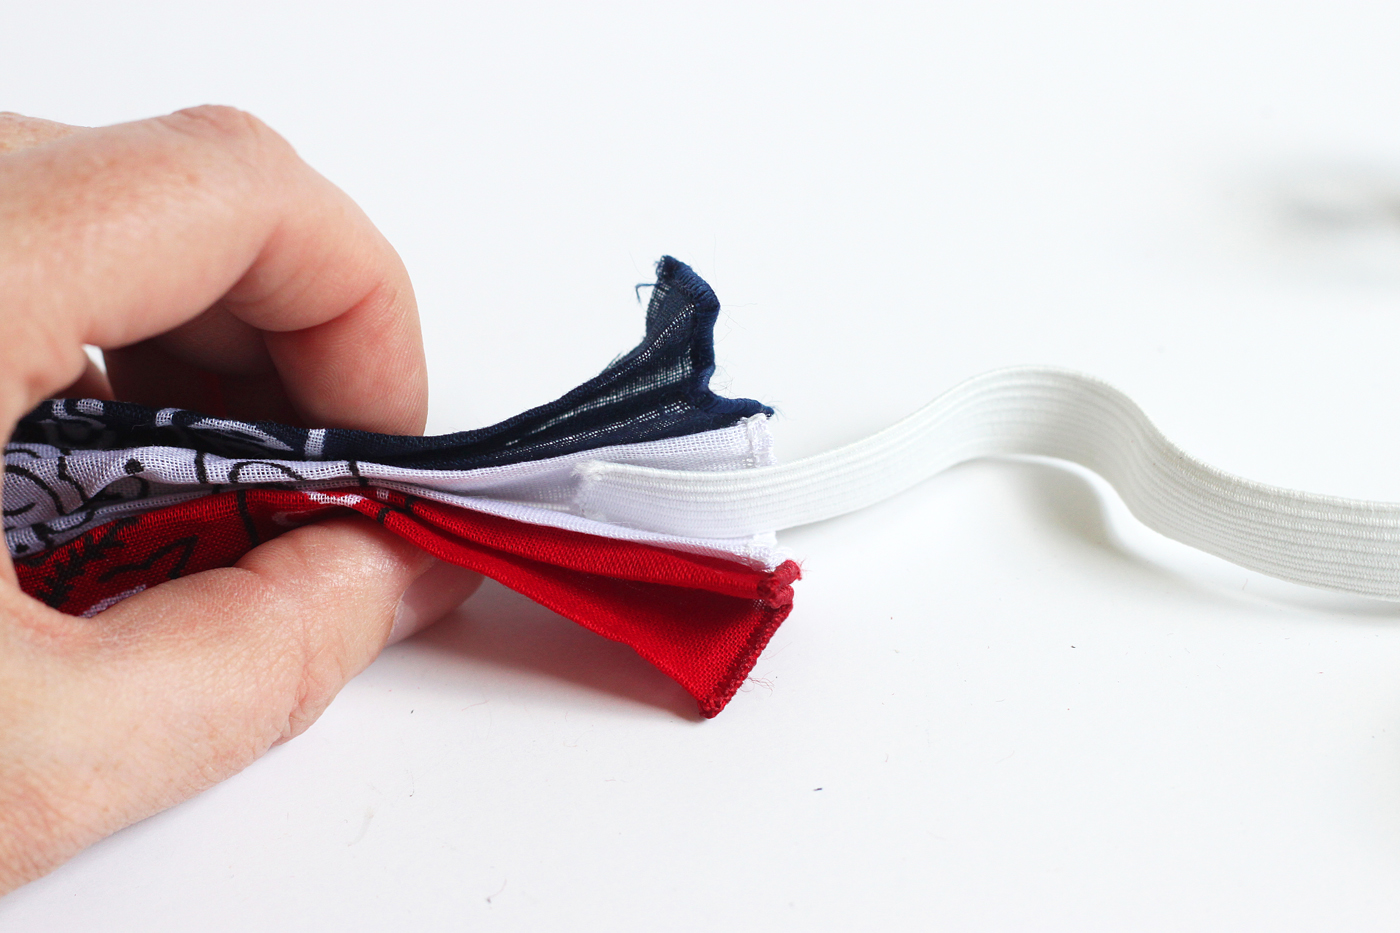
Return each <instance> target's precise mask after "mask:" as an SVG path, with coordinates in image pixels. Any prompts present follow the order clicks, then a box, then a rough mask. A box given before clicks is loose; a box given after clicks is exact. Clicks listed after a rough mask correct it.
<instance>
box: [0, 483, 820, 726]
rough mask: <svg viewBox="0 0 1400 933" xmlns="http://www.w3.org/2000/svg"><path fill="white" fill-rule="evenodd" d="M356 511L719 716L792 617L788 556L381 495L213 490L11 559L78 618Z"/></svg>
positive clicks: (793, 572)
mask: <svg viewBox="0 0 1400 933" xmlns="http://www.w3.org/2000/svg"><path fill="white" fill-rule="evenodd" d="M343 509H353V510H354V511H357V512H360V513H362V514H364V515H368V516H370V517H371V518H373V519H375V520H376V521H378V522H379V523H380V524H382V525H383V526H384V527H385V528H388V529H389V530H390V531H392V532H394V533H395V534H398V535H401V536H402V537H404V538H406V539H408V540H410V541H412V542H413V543H415V544H417V545H418V546H420V547H422V548H423V549H424V550H426V551H428V552H429V553H431V554H433V555H434V556H436V557H438V558H441V559H442V560H445V561H449V562H451V563H453V564H458V565H460V566H463V567H469V568H471V569H473V570H476V571H479V572H481V573H483V574H485V575H486V576H488V577H491V578H492V579H494V580H497V581H499V582H501V583H503V584H504V585H506V586H508V587H510V588H511V589H513V590H515V591H516V592H519V593H522V594H523V595H525V596H528V597H529V598H531V599H533V600H535V601H536V602H538V603H541V604H542V605H544V606H547V607H549V608H550V609H552V610H554V611H555V612H558V613H559V614H560V615H563V616H566V617H568V618H570V619H573V620H574V621H575V622H578V623H579V624H580V625H583V626H584V627H585V628H588V629H591V630H592V631H594V632H597V633H598V634H600V635H602V636H604V637H606V638H611V639H613V640H614V641H620V642H623V643H624V644H627V645H630V646H631V647H632V648H633V649H635V650H636V651H637V653H638V654H640V655H641V656H642V657H644V658H646V659H647V660H648V661H650V662H651V663H652V664H654V665H656V667H657V668H659V669H660V670H661V671H663V672H664V673H666V674H667V675H669V676H670V677H672V678H674V679H675V680H676V681H677V682H678V683H679V684H680V685H681V686H682V687H684V688H685V689H686V690H687V691H688V692H689V693H690V694H691V695H692V696H693V697H695V699H696V700H697V701H698V702H699V704H700V712H701V713H702V714H703V715H705V716H707V717H710V716H714V715H716V714H717V713H719V711H720V710H722V709H723V708H724V706H725V704H726V703H728V702H729V700H730V698H732V697H733V696H734V693H735V691H737V690H738V689H739V686H740V685H741V684H742V683H743V681H744V678H745V677H747V676H748V673H749V671H750V670H751V669H752V668H753V665H754V662H755V661H757V660H758V655H759V653H760V652H761V651H762V650H763V648H764V646H765V645H767V643H768V639H769V638H770V637H772V635H773V632H774V631H775V630H776V629H777V627H778V626H779V625H780V624H781V623H782V621H783V619H785V618H786V617H787V614H788V612H790V611H791V609H792V595H793V594H792V586H791V584H792V582H793V581H794V580H796V579H797V578H798V576H799V571H798V567H797V565H796V564H795V563H793V562H792V561H788V562H786V563H784V564H783V565H782V566H781V567H779V568H778V569H777V570H775V571H763V570H754V569H752V568H749V567H746V566H744V565H742V564H739V563H735V562H732V561H725V560H719V559H716V558H712V557H702V556H699V555H694V554H685V553H682V552H679V551H671V550H667V549H665V548H659V547H654V546H652V545H647V544H637V543H634V542H628V541H619V540H616V539H613V538H602V537H597V536H594V535H585V534H579V533H578V532H572V531H564V530H561V529H558V528H548V527H545V526H542V525H530V524H526V523H524V522H516V521H512V520H510V519H506V518H500V517H498V516H495V515H488V514H486V513H483V512H473V511H471V510H468V509H461V508H455V507H453V506H447V505H443V504H441V503H437V502H432V501H429V500H425V499H418V498H416V497H413V496H408V495H404V494H402V493H398V492H392V491H389V490H383V489H375V490H367V489H351V490H337V491H331V492H303V491H298V490H285V489H247V490H238V491H234V492H225V493H219V494H217V495H212V496H206V497H204V498H201V499H195V500H193V501H191V502H185V503H181V504H179V505H173V506H169V507H167V508H164V509H159V510H156V511H153V512H147V513H145V514H143V515H139V516H134V517H131V518H123V519H118V520H116V521H113V522H109V523H107V524H106V525H103V526H101V527H99V528H94V529H92V530H90V531H88V532H86V533H85V534H83V535H82V536H81V537H79V538H75V539H74V540H72V541H69V542H66V543H64V544H62V545H59V546H57V547H55V548H52V549H50V550H48V551H45V552H44V553H42V554H38V555H35V556H34V557H32V558H29V559H22V560H18V561H16V570H17V571H18V573H19V578H20V585H21V586H22V587H23V589H24V591H25V592H26V593H29V594H30V595H31V596H34V597H35V598H37V599H41V600H43V601H44V602H46V603H48V604H49V605H50V606H53V607H54V608H56V609H59V610H61V611H63V612H68V613H71V614H74V615H81V614H85V613H87V612H89V611H90V610H92V609H93V608H94V607H98V606H103V604H104V601H106V602H107V604H110V601H113V600H115V599H116V598H119V597H121V596H122V595H123V594H128V595H129V594H130V593H131V592H133V591H135V590H137V589H138V588H145V587H148V586H154V585H156V584H158V583H161V582H163V581H165V580H172V579H175V578H176V577H181V576H185V575H187V574H191V573H198V572H199V571H201V570H209V569H212V568H215V567H228V566H231V565H232V564H234V563H235V562H236V561H237V560H238V559H239V558H240V557H242V556H243V555H244V554H246V553H247V552H248V551H249V550H251V549H252V548H253V547H255V546H257V545H258V544H260V543H262V542H263V541H267V540H269V539H270V538H274V537H276V536H277V535H279V534H281V533H283V532H285V531H288V530H290V529H291V528H294V527H296V526H298V525H301V524H304V523H306V522H308V521H311V520H313V519H316V518H320V517H324V516H326V515H328V514H332V513H334V512H336V511H339V510H343Z"/></svg>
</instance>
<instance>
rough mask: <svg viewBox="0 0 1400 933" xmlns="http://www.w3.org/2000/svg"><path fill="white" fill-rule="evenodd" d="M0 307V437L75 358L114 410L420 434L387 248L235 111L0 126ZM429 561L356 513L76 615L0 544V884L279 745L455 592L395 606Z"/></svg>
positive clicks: (413, 330) (405, 319) (413, 352)
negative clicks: (213, 410)
mask: <svg viewBox="0 0 1400 933" xmlns="http://www.w3.org/2000/svg"><path fill="white" fill-rule="evenodd" d="M0 295H3V296H4V297H5V302H6V307H5V311H4V313H3V314H0V429H4V430H6V431H8V430H9V429H10V428H12V427H13V425H14V423H15V421H16V420H17V419H18V417H19V416H20V415H21V414H23V413H24V412H25V411H27V410H28V409H29V408H31V407H32V406H33V405H34V404H35V403H37V402H38V401H39V400H41V399H43V398H45V397H48V396H50V395H52V394H53V393H55V392H57V391H60V390H63V389H65V388H68V387H71V388H72V389H73V390H74V391H82V392H89V391H92V392H105V391H106V390H107V388H108V387H107V386H106V385H104V383H103V381H102V379H101V378H100V373H97V372H96V370H95V368H93V367H91V366H90V364H89V363H88V361H87V359H86V356H85V353H84V351H83V345H84V344H95V345H98V346H100V347H102V348H104V351H105V355H106V357H107V360H108V372H109V375H110V376H111V377H112V385H111V386H110V388H111V389H112V390H114V391H115V393H116V395H117V397H119V398H120V397H127V398H130V397H132V395H133V394H134V395H138V396H140V397H141V400H143V401H149V402H152V403H155V404H162V403H163V401H164V400H169V399H182V398H185V397H189V396H190V394H191V393H192V392H194V391H195V390H196V388H199V390H200V391H204V392H206V393H212V396H217V397H219V398H220V399H221V400H222V402H223V403H225V404H227V409H228V410H227V413H228V414H232V415H235V416H237V415H238V414H239V410H240V407H241V409H242V410H244V411H250V412H271V413H273V414H274V415H275V416H279V417H281V418H282V420H299V421H301V422H303V423H307V424H314V425H318V426H332V427H336V426H339V427H354V428H362V429H367V430H374V431H386V432H398V433H416V432H418V431H421V429H422V425H423V422H424V418H425V415H426V405H427V392H426V374H425V369H424V363H423V351H422V343H421V338H420V336H419V331H418V322H417V313H416V309H415V305H414V301H413V293H412V288H411V286H410V285H409V282H408V277H407V274H406V273H405V272H404V269H403V265H402V263H401V262H400V261H399V259H398V256H397V255H396V254H395V253H394V251H393V249H392V248H391V247H390V246H389V245H388V244H387V242H385V241H384V238H383V237H382V236H380V234H379V233H378V232H377V231H376V230H375V229H374V227H373V225H371V224H370V223H369V221H368V220H367V219H366V218H365V216H364V214H363V213H361V212H360V211H359V209H358V208H357V207H356V206H355V205H354V204H353V203H352V202H351V201H350V200H349V199H348V198H347V197H346V196H345V195H344V194H343V193H341V192H340V191H339V190H338V189H336V188H335V187H334V186H333V185H331V184H330V183H329V182H327V181H326V180H325V179H324V178H322V177H321V176H319V175H317V174H316V173H315V172H314V171H312V170H311V169H310V168H308V167H307V166H306V165H305V164H304V163H303V162H302V161H301V160H300V159H299V158H297V156H296V154H295V152H293V150H292V149H291V147H290V146H289V145H287V143H286V142H285V141H284V140H282V139H281V137H279V136H277V135H276V134H275V133H273V132H272V131H271V130H269V129H268V128H267V127H266V126H264V125H262V124H261V123H259V122H258V121H257V120H256V119H254V118H252V117H250V116H248V115H247V114H243V113H241V112H239V111H236V110H231V109H228V108H196V109H194V110H192V111H182V112H180V113H177V114H172V115H170V116H168V117H162V118H158V119H154V120H144V121H140V122H137V123H130V124H124V125H121V126H115V127H106V128H99V129H83V130H79V129H77V128H73V127H63V126H61V125H60V124H48V123H46V122H45V121H33V120H27V119H26V118H17V117H14V115H3V116H0ZM200 387H202V388H200ZM212 396H211V397H212ZM174 404H182V402H180V401H175V402H174ZM433 564H434V562H433V560H432V559H431V558H429V557H428V556H427V555H426V554H425V553H423V552H422V551H421V550H419V549H418V548H417V547H415V546H413V545H411V544H409V543H407V542H405V541H403V540H401V539H398V538H396V537H394V536H392V535H390V534H389V533H387V532H386V531H385V530H384V529H382V528H380V527H379V526H377V525H375V524H374V523H373V522H371V521H369V520H368V519H365V518H363V517H359V516H355V517H349V518H345V519H337V520H333V521H328V522H324V523H321V524H318V525H314V526H309V527H305V528H300V529H296V530H293V531H290V532H288V533H287V534H285V535H283V536H281V537H279V538H276V539H274V540H272V541H270V542H267V543H265V544H263V545H261V546H260V547H258V548H256V549H254V550H253V551H251V552H249V553H248V554H247V555H246V556H245V557H244V558H243V559H242V560H241V561H240V562H239V563H238V564H237V565H236V566H235V567H232V568H226V569H223V570H214V571H207V572H205V573H200V574H194V575H192V576H189V577H185V578H182V579H179V580H173V581H170V582H168V583H164V584H162V585H160V586H157V587H154V588H152V589H150V590H147V591H144V592H141V593H138V594H136V595H134V596H132V597H130V598H128V599H127V600H125V601H123V602H121V603H118V604H117V605H115V606H113V607H112V608H110V609H108V610H107V611H105V612H103V613H100V614H99V615H97V616H95V617H94V618H92V619H77V618H73V617H69V616H64V615H62V614H60V613H57V612H55V611H53V610H50V609H48V608H47V607H45V606H42V605H41V604H39V603H38V602H37V601H35V600H33V599H30V598H29V597H27V596H25V595H23V594H22V593H20V592H19V590H18V588H17V586H16V585H15V578H14V574H13V568H12V566H11V564H10V561H9V557H8V554H7V553H5V554H3V556H0V893H3V892H4V891H6V890H10V889H12V888H14V887H16V886H18V885H20V884H23V883H25V882H26V881H28V880H31V879H33V878H35V877H38V876H39V875H42V874H44V873H46V872H48V871H50V870H52V869H53V868H54V867H55V866H57V865H59V864H61V863H62V862H63V861H65V860H66V859H68V858H70V857H71V856H72V855H73V854H74V853H76V852H78V851H80V850H81V849H82V848H84V847H85V846H87V845H90V844H91V843H93V842H94V841H96V840H98V839H100V838H102V837H103V836H106V835H108V834H110V833H112V832H115V831H116V830H117V829H120V828H121V827H123V826H126V825H128V824H130V823H133V822H135V821H137V820H140V819H142V818H144V817H146V816H149V815H151V814H153V813H156V812H158V811H160V810H162V809H165V808H166V807H169V806H172V805H174V804H176V803H179V802H180V801H182V800H185V799H187V798H189V797H190V796H192V795H194V794H196V793H199V792H200V791H201V790H203V789H204V788H207V787H208V786H210V785H211V784H214V783H216V782H218V781H221V780H223V779H225V778H227V777H228V776H230V775H232V774H234V773H236V772H238V771H239V770H241V769H242V768H244V767H246V766H247V765H248V764H249V763H250V762H252V761H253V760H255V759H256V758H257V757H258V756H260V755H261V754H263V753H264V752H265V751H266V750H267V749H268V748H269V747H270V746H272V745H273V744H276V743H278V742H281V741H285V740H287V739H288V738H290V737H293V736H295V735H298V734H300V732H301V731H303V730H304V729H305V728H306V727H307V726H308V725H309V724H310V723H311V722H313V721H314V720H315V718H316V717H317V716H318V715H320V713H321V711H322V710H323V709H324V708H325V706H326V704H328V703H329V702H330V700H331V699H332V698H333V697H334V696H335V694H336V693H337V691H339V689H340V688H341V687H342V686H343V685H344V683H345V682H346V681H347V680H348V679H349V678H350V677H353V676H354V675H355V674H356V673H358V672H359V671H360V670H361V669H363V668H364V666H365V665H366V664H368V663H369V662H370V660H371V659H372V658H373V657H374V656H375V654H377V653H378V651H379V650H380V649H381V648H382V647H383V645H384V643H385V640H386V639H387V638H388V637H389V634H390V632H391V630H392V628H393V626H394V625H395V622H396V620H397V621H398V622H399V623H400V626H401V630H404V626H407V625H409V623H412V625H415V626H416V625H420V624H421V623H422V622H423V621H424V620H425V619H427V618H428V617H429V616H430V615H432V614H433V613H440V612H443V611H446V610H447V609H448V608H450V607H449V606H447V603H448V602H450V601H451V598H452V597H453V596H454V594H458V593H460V594H461V595H465V594H466V592H468V591H469V590H470V588H471V587H472V586H474V585H475V583H474V581H473V580H472V579H470V577H463V576H462V575H460V574H446V575H444V574H441V573H437V574H433V575H432V576H433V579H432V580H431V581H429V582H431V583H432V585H431V586H430V587H428V588H427V590H426V591H425V592H427V593H428V595H426V596H420V597H418V598H414V599H405V598H404V594H405V591H406V590H408V588H409V587H410V586H411V585H412V584H414V582H415V581H416V580H417V579H418V578H419V577H420V576H424V575H425V574H426V571H427V569H428V568H429V567H431V566H433ZM401 604H402V605H405V606H406V607H407V608H405V609H402V610H401V609H400V606H401Z"/></svg>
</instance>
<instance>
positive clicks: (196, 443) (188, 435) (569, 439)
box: [12, 256, 773, 470]
mask: <svg viewBox="0 0 1400 933" xmlns="http://www.w3.org/2000/svg"><path fill="white" fill-rule="evenodd" d="M718 317H719V299H718V298H716V297H715V293H714V291H713V290H712V289H711V288H710V286H709V285H707V284H706V283H705V281H704V280H703V279H701V278H700V277H699V276H698V275H696V274H695V272H694V270H692V269H691V268H690V267H689V266H687V265H686V264H685V263H683V262H680V261H679V260H677V259H673V258H672V257H670V256H663V257H662V258H661V261H660V262H658V263H657V264H656V284H655V286H653V289H652V294H651V301H650V302H649V303H648V305H647V314H646V337H645V338H644V339H643V340H642V342H641V343H640V344H638V345H637V346H636V347H635V348H633V349H632V351H631V352H629V353H627V354H625V355H623V356H621V357H619V358H618V359H617V360H615V361H614V362H613V363H612V364H611V365H609V366H608V368H607V369H605V370H603V372H601V373H600V374H599V375H597V376H595V377H594V378H592V379H590V380H589V381H587V382H585V383H584V384H583V385H581V386H579V387H578V388H576V389H573V390H572V391H570V392H568V393H566V394H565V395H564V396H563V397H562V398H559V399H556V400H555V401H553V402H550V403H549V404H547V405H541V406H539V407H538V408H532V409H531V410H529V411H527V412H524V413H522V414H519V415H516V416H515V417H513V418H509V419H507V420H505V421H502V422H501V423H499V424H495V425H492V426H491V427H487V428H480V429H478V430H475V431H461V432H459V433H456V434H443V435H439V436H437V437H403V436H396V435H389V434H373V433H370V432H367V431H351V430H343V429H336V428H332V429H329V430H326V431H308V430H307V429H305V428H295V427H290V426H287V425H281V424H273V423H270V422H239V421H232V420H228V419H221V418H213V417H209V416H206V415H202V414H199V413H197V412H192V411H186V410H183V409H164V410H162V411H156V410H154V409H150V408H146V407H144V406H141V405H133V404H130V403H127V402H102V401H97V400H94V399H62V400H56V401H51V402H45V403H44V404H42V405H40V406H39V407H38V408H36V409H35V410H34V411H32V412H30V413H29V414H28V415H26V416H25V417H24V418H23V419H21V421H20V423H19V425H18V426H17V428H16V429H15V433H14V436H13V437H12V440H13V441H17V442H22V443H40V444H51V445H53V446H56V447H63V448H70V449H75V450H114V449H121V448H126V447H146V446H169V447H187V448H191V449H195V450H202V451H204V452H206V453H210V454H216V455H219V456H225V457H248V456H256V457H266V458H269V459H279V460H303V459H309V460H364V461H369V462H373V463H385V464H391V465H394V466H403V467H417V468H420V469H439V470H470V469H477V468H480V467H488V466H500V465H502V464H507V463H522V462H525V461H529V460H543V459H545V458H548V457H557V456H561V455H563V454H569V453H574V452H577V451H580V450H589V449H591V448H595V447H606V446H611V445H614V444H634V443H641V442H645V441H655V440H661V439H663V438H668V437H681V436H684V435H687V434H695V433H698V432H700V431H710V430H715V429H718V428H726V427H729V426H730V425H732V424H734V423H736V422H738V421H740V420H742V419H744V418H747V417H749V416H750V415H755V414H759V413H763V414H770V415H771V414H772V413H773V412H772V409H770V408H768V407H767V406H765V405H762V404H760V403H758V402H756V401H753V400H752V399H727V398H722V397H720V396H718V395H716V394H714V393H713V392H712V391H710V385H709V383H710V377H711V376H712V375H713V373H714V368H715V348H714V326H715V321H716V320H717V319H718Z"/></svg>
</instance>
